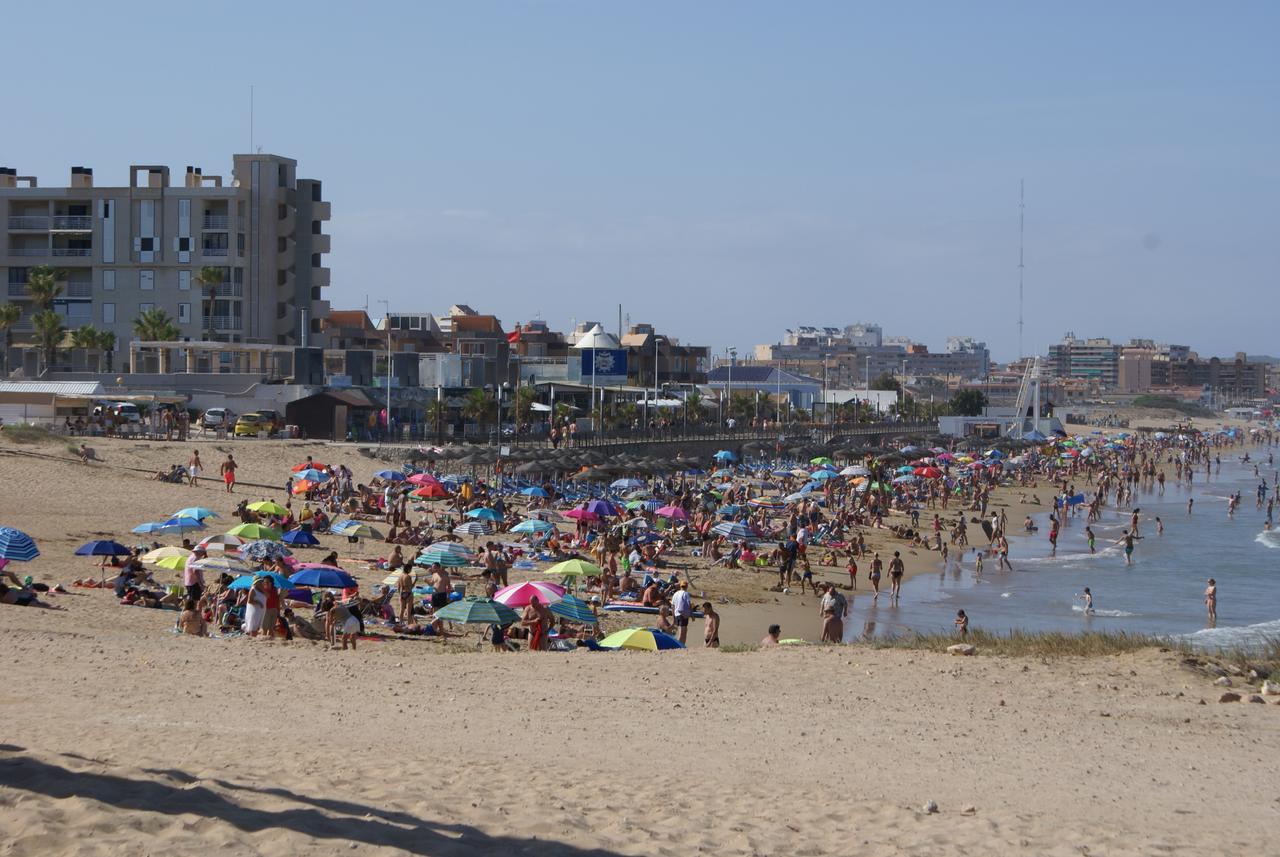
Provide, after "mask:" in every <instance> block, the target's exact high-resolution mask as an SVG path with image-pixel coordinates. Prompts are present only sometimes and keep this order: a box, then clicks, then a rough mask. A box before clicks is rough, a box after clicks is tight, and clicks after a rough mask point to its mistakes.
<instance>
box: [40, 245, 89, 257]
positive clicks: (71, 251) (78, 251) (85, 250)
mask: <svg viewBox="0 0 1280 857" xmlns="http://www.w3.org/2000/svg"><path fill="white" fill-rule="evenodd" d="M49 255H51V256H58V257H73V258H87V257H89V256H92V255H93V248H92V247H54V248H53V250H52V251H51V252H50V254H49Z"/></svg>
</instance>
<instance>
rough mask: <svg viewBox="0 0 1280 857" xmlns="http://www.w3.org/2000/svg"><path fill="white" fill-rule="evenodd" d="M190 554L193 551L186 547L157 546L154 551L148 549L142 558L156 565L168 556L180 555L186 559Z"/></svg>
mask: <svg viewBox="0 0 1280 857" xmlns="http://www.w3.org/2000/svg"><path fill="white" fill-rule="evenodd" d="M189 556H191V551H189V550H187V549H186V548H176V547H163V548H156V549H155V550H153V551H147V552H146V553H144V554H143V555H142V556H141V557H140V559H141V560H142V561H143V562H145V563H146V564H147V565H155V564H156V563H158V562H159V561H160V560H162V559H165V558H168V557H178V558H180V559H182V560H184V561H185V560H186V558H187V557H189Z"/></svg>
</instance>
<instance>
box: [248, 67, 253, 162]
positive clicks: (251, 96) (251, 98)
mask: <svg viewBox="0 0 1280 857" xmlns="http://www.w3.org/2000/svg"><path fill="white" fill-rule="evenodd" d="M249 154H251V155H252V154H253V84H252V83H251V84H249Z"/></svg>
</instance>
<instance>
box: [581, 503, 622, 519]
mask: <svg viewBox="0 0 1280 857" xmlns="http://www.w3.org/2000/svg"><path fill="white" fill-rule="evenodd" d="M584 508H585V509H586V510H587V511H588V512H591V513H592V514H594V515H599V516H600V517H602V518H608V517H610V516H611V515H616V514H618V509H617V507H615V506H614V505H613V504H612V503H610V502H609V501H608V500H588V501H587V503H586V505H585V506H584Z"/></svg>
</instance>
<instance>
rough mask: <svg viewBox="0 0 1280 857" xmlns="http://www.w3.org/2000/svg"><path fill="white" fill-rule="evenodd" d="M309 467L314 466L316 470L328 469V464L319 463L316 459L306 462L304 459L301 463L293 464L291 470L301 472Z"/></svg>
mask: <svg viewBox="0 0 1280 857" xmlns="http://www.w3.org/2000/svg"><path fill="white" fill-rule="evenodd" d="M309 467H314V468H315V469H316V470H328V469H329V465H327V464H321V463H320V462H318V461H312V462H310V463H308V462H305V461H304V462H302V463H301V464H295V465H294V466H293V472H294V473H301V472H302V471H304V470H306V469H307V468H309Z"/></svg>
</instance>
